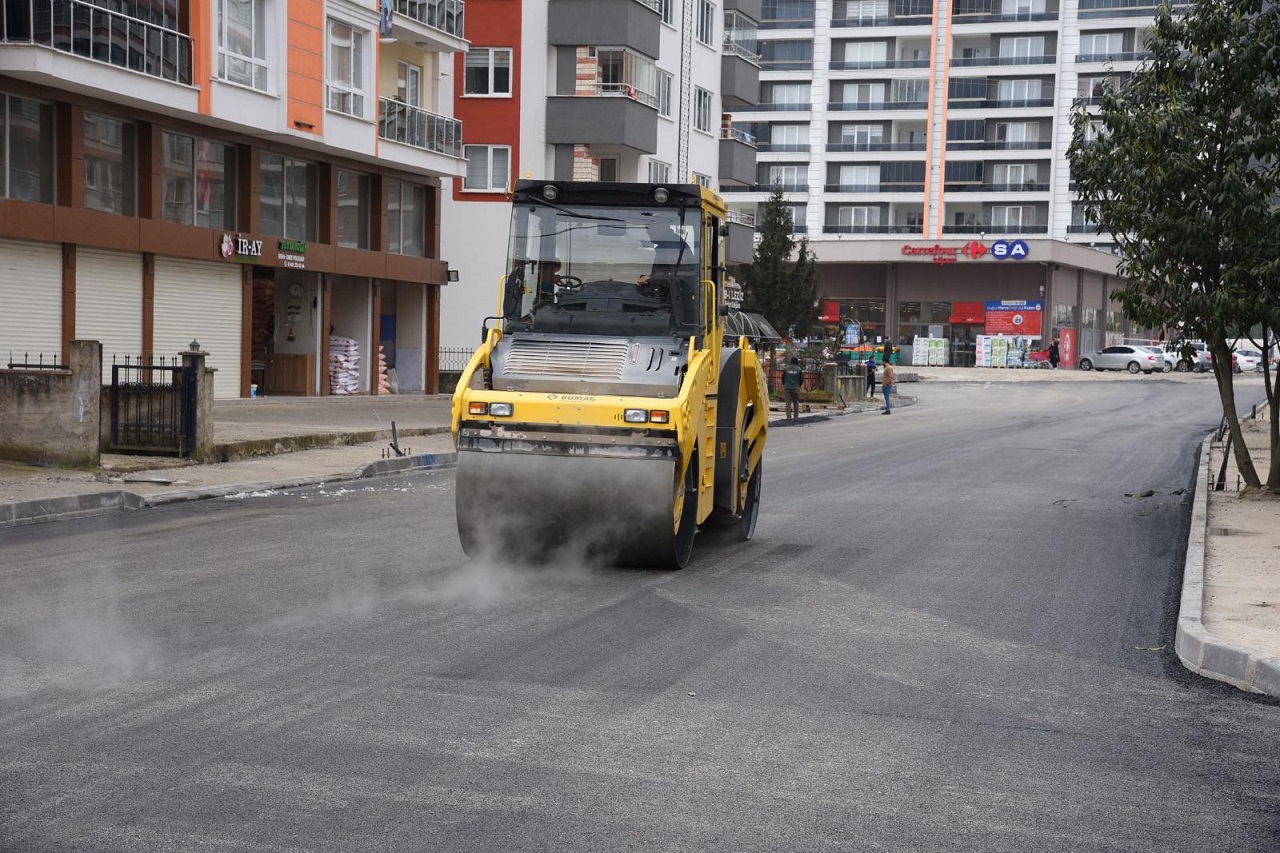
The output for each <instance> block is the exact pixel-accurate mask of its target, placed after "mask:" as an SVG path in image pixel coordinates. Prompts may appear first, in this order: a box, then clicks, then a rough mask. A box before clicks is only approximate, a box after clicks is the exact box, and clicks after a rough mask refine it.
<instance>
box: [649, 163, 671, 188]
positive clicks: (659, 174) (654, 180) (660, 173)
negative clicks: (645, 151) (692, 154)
mask: <svg viewBox="0 0 1280 853" xmlns="http://www.w3.org/2000/svg"><path fill="white" fill-rule="evenodd" d="M670 179H671V164H670V163H664V162H662V161H661V160H652V159H651V160H650V161H649V183H651V184H665V183H666V182H667V181H668V180H670Z"/></svg>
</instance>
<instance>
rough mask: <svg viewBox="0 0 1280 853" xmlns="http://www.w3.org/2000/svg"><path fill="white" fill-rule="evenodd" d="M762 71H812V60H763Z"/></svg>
mask: <svg viewBox="0 0 1280 853" xmlns="http://www.w3.org/2000/svg"><path fill="white" fill-rule="evenodd" d="M760 70H761V71H812V70H813V60H812V59H762V60H760Z"/></svg>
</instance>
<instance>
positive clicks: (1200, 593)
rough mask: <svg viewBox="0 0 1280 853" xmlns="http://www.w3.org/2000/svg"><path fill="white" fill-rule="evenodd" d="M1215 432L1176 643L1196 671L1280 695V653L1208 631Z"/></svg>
mask: <svg viewBox="0 0 1280 853" xmlns="http://www.w3.org/2000/svg"><path fill="white" fill-rule="evenodd" d="M1212 442H1213V436H1212V435H1210V436H1209V437H1207V438H1206V439H1205V440H1204V445H1203V446H1202V447H1201V450H1200V470H1199V472H1198V475H1197V477H1196V482H1195V499H1194V502H1193V504H1192V509H1191V533H1190V535H1188V537H1187V563H1186V566H1185V567H1184V569H1183V573H1182V600H1181V602H1180V604H1179V606H1178V629H1177V632H1176V633H1175V635H1174V642H1173V647H1174V651H1176V652H1177V654H1178V660H1180V661H1182V665H1183V666H1185V667H1186V668H1187V669H1189V670H1191V671H1192V672H1195V673H1198V674H1199V675H1203V676H1204V677H1205V678H1212V679H1215V680H1217V681H1225V682H1226V683H1227V684H1230V685H1232V686H1234V687H1238V688H1240V689H1241V690H1249V691H1251V692H1254V693H1264V694H1266V695H1268V696H1276V697H1280V657H1264V656H1262V655H1261V654H1259V653H1258V652H1257V651H1255V650H1253V649H1250V648H1247V647H1245V646H1241V645H1237V644H1236V643H1229V642H1227V641H1226V640H1222V639H1219V638H1218V637H1215V636H1214V635H1213V634H1210V633H1209V632H1208V631H1207V630H1205V627H1204V623H1203V621H1202V618H1203V614H1204V556H1205V544H1206V540H1207V539H1208V536H1209V489H1208V483H1209V482H1210V479H1209V478H1210V476H1211V471H1210V465H1209V448H1210V445H1211V443H1212Z"/></svg>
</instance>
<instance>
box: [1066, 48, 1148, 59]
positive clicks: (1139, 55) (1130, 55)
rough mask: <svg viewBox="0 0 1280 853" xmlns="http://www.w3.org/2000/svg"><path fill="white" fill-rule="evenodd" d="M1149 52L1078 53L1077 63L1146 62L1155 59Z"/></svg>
mask: <svg viewBox="0 0 1280 853" xmlns="http://www.w3.org/2000/svg"><path fill="white" fill-rule="evenodd" d="M1155 58H1156V55H1155V54H1154V53H1152V52H1151V51H1149V50H1129V51H1118V52H1116V53H1078V54H1076V62H1144V61H1146V60H1148V59H1155Z"/></svg>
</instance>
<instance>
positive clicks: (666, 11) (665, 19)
mask: <svg viewBox="0 0 1280 853" xmlns="http://www.w3.org/2000/svg"><path fill="white" fill-rule="evenodd" d="M672 4H673V0H658V14H660V15H662V23H664V24H670V23H671V22H672V21H674V20H675V18H673V17H672V14H671V6H672Z"/></svg>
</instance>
